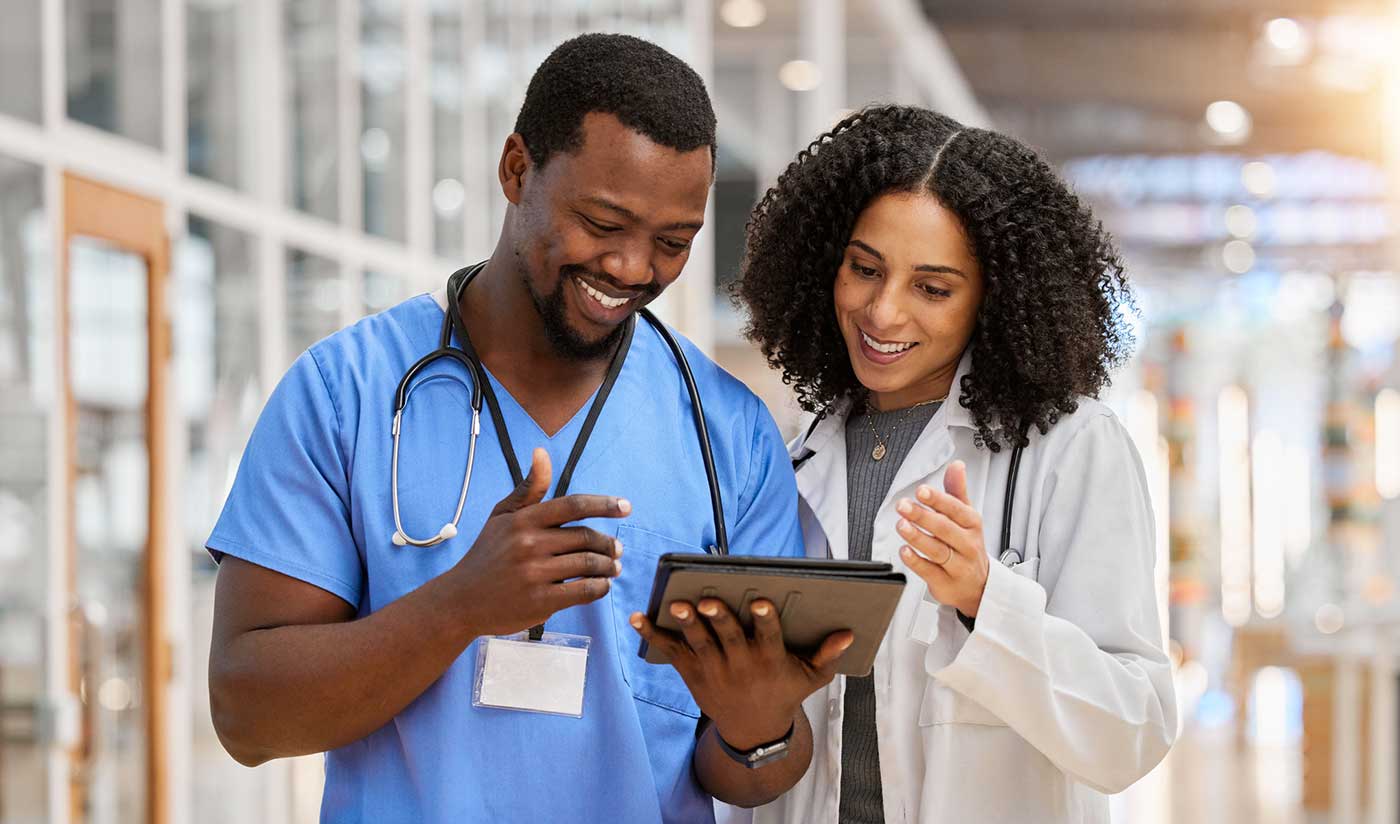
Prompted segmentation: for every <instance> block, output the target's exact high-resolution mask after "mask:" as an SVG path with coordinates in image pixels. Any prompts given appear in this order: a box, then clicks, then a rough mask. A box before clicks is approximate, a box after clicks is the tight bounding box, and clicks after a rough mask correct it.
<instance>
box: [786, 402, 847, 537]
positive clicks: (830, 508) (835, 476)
mask: <svg viewBox="0 0 1400 824" xmlns="http://www.w3.org/2000/svg"><path fill="white" fill-rule="evenodd" d="M849 410H850V404H849V403H847V404H842V405H841V406H839V407H838V408H837V409H836V410H835V411H833V412H832V413H831V414H829V415H827V416H826V417H825V418H823V419H822V421H821V423H819V424H817V427H816V429H814V430H812V434H811V435H809V436H808V437H806V438H805V439H798V440H797V441H796V442H794V444H793V449H792V455H793V456H794V457H795V456H798V455H801V454H803V453H804V452H806V451H809V450H810V451H811V452H812V457H810V458H808V459H807V461H806V462H805V463H803V464H802V466H801V467H800V468H799V469H798V470H797V492H798V494H799V495H801V496H802V500H803V501H805V502H806V503H807V506H808V507H809V508H811V510H812V513H813V514H814V515H816V517H817V522H818V523H819V524H821V528H822V532H824V533H825V534H826V541H827V547H828V551H829V552H830V553H831V556H832V557H833V558H845V557H846V515H847V513H846V415H847V413H848V412H849Z"/></svg>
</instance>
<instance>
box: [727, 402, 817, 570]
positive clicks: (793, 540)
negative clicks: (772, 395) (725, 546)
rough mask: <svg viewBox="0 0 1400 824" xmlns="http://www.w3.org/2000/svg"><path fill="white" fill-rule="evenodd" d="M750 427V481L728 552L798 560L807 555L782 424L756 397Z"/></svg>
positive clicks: (743, 497) (745, 490)
mask: <svg viewBox="0 0 1400 824" xmlns="http://www.w3.org/2000/svg"><path fill="white" fill-rule="evenodd" d="M752 402H753V407H754V415H753V420H754V423H753V427H752V429H751V433H752V435H751V444H750V453H749V454H750V456H751V457H750V460H749V471H748V480H747V481H746V482H745V484H744V490H743V493H742V494H741V495H740V496H739V512H738V518H737V520H736V522H735V527H734V534H733V535H731V536H729V548H730V551H731V552H732V553H734V554H735V555H774V556H780V557H789V558H800V557H802V556H803V555H805V554H806V550H805V548H804V546H803V543H802V527H801V525H800V523H799V522H798V519H797V479H796V477H795V476H794V475H793V472H792V460H791V458H789V457H788V452H787V447H785V446H784V445H783V438H782V435H781V434H780V433H779V432H778V425H777V424H776V423H774V422H773V416H772V415H770V414H768V410H767V408H765V407H764V406H763V403H762V402H761V401H759V400H758V399H757V398H753V399H752Z"/></svg>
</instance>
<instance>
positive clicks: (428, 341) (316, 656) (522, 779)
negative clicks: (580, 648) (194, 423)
mask: <svg viewBox="0 0 1400 824" xmlns="http://www.w3.org/2000/svg"><path fill="white" fill-rule="evenodd" d="M714 151H715V121H714V113H713V111H712V109H711V106H710V101H709V98H708V96H707V94H706V92H705V89H704V86H703V84H702V82H701V81H700V79H699V77H698V76H696V75H695V73H694V72H693V71H692V70H691V69H690V68H689V67H687V66H686V65H685V64H684V63H682V62H681V61H679V60H677V59H676V58H675V57H674V56H672V55H670V54H668V53H666V52H665V51H663V50H662V49H660V48H658V47H656V46H653V45H651V44H649V43H645V42H643V41H641V40H637V39H635V38H631V37H626V36H621V35H585V36H583V37H580V38H576V39H574V40H571V41H569V42H568V43H565V44H564V45H562V46H560V47H559V48H558V49H557V50H556V51H555V52H554V53H553V54H551V55H550V57H549V58H548V59H547V60H546V61H545V62H544V64H543V65H542V66H541V67H540V69H539V70H538V72H537V73H536V75H535V76H534V78H533V79H532V80H531V83H530V86H529V90H528V92H527V95H526V99H525V102H524V105H523V107H522V109H521V112H520V116H519V119H518V120H517V123H516V133H514V134H512V135H511V136H510V137H509V138H508V139H507V141H506V144H505V148H504V150H503V152H502V154H501V157H500V161H499V165H498V176H499V179H500V184H501V189H502V192H503V194H504V196H505V197H506V199H507V200H508V201H509V206H508V208H507V211H506V217H505V223H504V226H503V227H502V229H501V233H500V239H499V241H498V243H497V245H496V248H495V251H494V252H493V253H492V255H491V257H490V259H489V260H488V261H486V262H485V263H484V265H483V266H482V267H481V268H480V270H479V271H478V272H477V273H476V275H475V277H474V278H472V279H471V280H470V282H469V284H468V285H467V286H466V287H465V288H464V289H462V290H461V293H460V296H459V299H458V300H457V301H456V305H457V307H458V310H459V311H460V314H461V318H462V321H463V323H462V326H461V327H460V328H459V333H465V335H466V336H467V338H468V340H467V341H463V340H462V334H457V335H454V341H455V342H456V343H457V344H458V345H470V347H471V348H472V349H473V350H474V351H475V352H476V353H477V355H478V356H479V357H480V360H481V363H482V365H483V366H484V369H485V371H486V372H487V374H488V386H487V387H486V388H488V389H489V390H490V394H492V395H494V399H495V400H496V402H497V403H496V405H497V406H498V407H499V410H498V413H499V417H498V418H497V416H496V415H495V414H493V415H491V416H487V415H483V416H482V430H481V435H480V443H481V445H482V448H480V449H478V450H477V452H476V456H475V469H474V472H473V475H472V483H471V487H470V491H469V494H468V495H467V498H466V505H465V509H464V511H463V512H462V514H461V518H460V521H459V523H458V529H457V532H456V534H455V535H453V536H451V537H449V538H448V539H447V540H445V541H443V542H441V543H438V544H436V545H434V546H428V547H419V546H413V545H408V546H401V545H398V542H396V541H395V540H393V538H394V536H395V534H396V526H395V522H394V509H393V504H392V501H391V494H390V488H391V483H390V466H391V459H392V449H393V426H394V423H393V400H394V392H395V389H396V386H397V384H398V382H399V380H400V378H401V376H402V375H403V374H404V373H405V372H406V371H407V370H408V369H409V367H410V366H411V365H413V364H414V363H415V362H416V361H417V360H418V359H419V358H421V357H422V356H423V355H425V354H427V353H428V352H431V351H433V350H434V349H435V348H436V347H437V346H438V336H439V330H440V329H441V328H442V324H443V319H444V309H445V307H446V302H445V301H446V300H447V298H446V297H444V296H443V295H442V294H438V295H421V296H419V297H416V298H413V299H411V300H409V301H407V302H405V303H402V304H400V305H398V306H396V307H394V308H392V309H390V310H388V311H387V312H384V313H382V314H379V315H375V316H372V317H369V318H365V319H364V320H362V321H360V322H359V323H357V324H355V325H354V326H352V327H350V328H348V329H345V330H342V331H341V332H338V333H336V334H334V335H332V336H331V337H329V338H327V339H325V340H323V341H321V342H320V343H318V344H316V345H315V346H313V347H311V349H310V350H308V351H307V352H305V353H304V354H302V356H301V357H300V358H298V359H297V361H296V362H295V363H294V364H293V365H292V367H291V369H290V370H289V371H288V373H287V375H286V376H285V377H284V378H283V380H282V382H281V383H280V384H279V385H278V387H277V389H276V391H275V392H274V393H273V395H272V397H271V399H270V400H269V401H268V404H267V407H266V408H265V409H264V410H263V413H262V416H261V418H260V419H259V421H258V425H257V428H256V429H255V431H254V433H253V435H252V438H251V440H250V441H249V443H248V447H247V450H246V452H245V453H244V456H243V461H242V464H241V466H240V467H239V472H238V477H237V481H236V482H235V484H234V487H233V490H232V492H231V493H230V495H229V499H228V502H227V504H226V505H225V507H224V511H223V514H222V515H221V517H220V518H219V522H218V524H217V525H216V526H215V528H214V532H213V534H212V535H210V537H209V541H208V547H209V549H210V551H211V552H212V553H213V554H214V556H215V558H216V559H219V560H220V563H221V566H220V571H219V580H218V589H217V596H216V598H217V600H216V608H215V613H216V616H215V627H214V637H213V646H212V651H211V654H210V697H211V702H212V708H213V716H214V723H215V727H216V729H217V730H218V733H219V736H220V738H221V740H222V741H223V742H224V745H225V746H226V747H227V749H228V750H229V752H230V753H231V754H233V756H234V757H235V758H237V759H238V760H239V761H241V762H242V763H245V764H249V765H253V764H258V763H262V762H264V761H266V760H268V759H271V758H278V757H284V756H290V755H298V754H305V753H313V752H323V751H324V752H326V753H327V759H326V788H325V795H324V799H323V805H322V819H323V820H324V821H335V822H361V821H363V822H395V821H413V822H419V821H430V822H437V821H442V822H447V821H451V822H468V821H470V822H515V821H519V822H565V821H599V822H653V821H662V820H665V821H708V820H710V819H711V817H712V813H711V796H712V795H713V796H715V797H719V798H721V799H722V800H725V801H728V802H731V803H735V804H740V805H746V806H751V805H755V804H759V803H764V802H766V801H768V800H770V799H772V798H774V797H776V796H777V795H778V794H780V793H782V792H783V791H785V790H786V789H787V788H788V787H790V786H792V784H794V783H795V782H796V781H797V779H798V778H799V777H800V776H801V774H802V773H803V772H804V771H805V769H806V766H807V763H808V761H809V760H810V750H811V748H810V743H811V740H810V729H809V728H808V726H807V722H806V719H805V717H804V716H803V713H802V711H801V702H802V699H803V698H805V697H806V696H807V695H809V694H810V693H811V692H813V691H814V690H815V689H817V688H818V687H819V686H821V685H823V684H825V683H826V682H827V681H829V680H830V679H831V677H832V673H833V671H834V667H835V662H836V659H837V658H838V657H839V655H840V653H841V652H842V651H844V649H845V647H846V646H848V645H849V643H850V636H849V633H840V634H837V635H834V636H832V637H831V638H829V639H828V640H827V642H826V643H825V644H824V645H823V647H822V648H821V649H820V650H819V651H818V652H817V653H815V654H814V655H813V656H811V657H810V658H801V657H798V656H796V655H793V654H790V653H788V652H787V651H786V650H784V649H783V648H782V644H781V640H780V637H781V631H780V627H779V626H778V623H777V617H776V612H775V610H773V607H772V605H771V604H768V603H767V602H762V601H760V602H758V603H756V604H755V605H754V612H755V615H754V618H755V627H756V629H755V630H754V632H753V635H752V636H746V635H745V634H744V633H743V630H742V629H741V628H740V626H739V623H738V621H737V618H736V616H734V615H732V614H731V613H729V611H728V610H726V609H724V608H723V605H722V604H719V603H718V602H714V601H701V602H700V603H699V604H698V605H689V604H678V605H674V606H673V607H672V612H673V614H675V615H676V616H677V617H678V618H680V619H682V620H681V623H682V624H683V626H684V627H685V635H684V638H685V641H684V642H682V641H681V640H679V637H670V638H657V637H655V633H656V631H655V630H653V629H652V628H651V626H650V625H649V624H648V623H647V622H646V621H645V620H644V619H643V617H642V616H640V615H638V614H637V613H639V612H642V611H644V610H645V609H646V606H647V598H648V594H649V592H650V589H651V582H652V577H653V574H654V572H655V569H656V562H657V558H658V557H659V556H660V555H661V554H663V553H666V552H692V553H698V552H703V551H704V548H705V547H707V546H709V545H711V544H713V543H714V542H715V535H714V532H715V530H714V526H713V523H712V520H711V511H710V507H709V492H708V487H707V485H706V477H705V473H704V471H703V468H702V467H703V464H702V460H701V453H700V448H699V445H698V442H697V439H696V434H695V428H694V425H693V423H692V417H691V416H692V411H691V410H692V407H691V404H690V400H689V396H688V394H687V392H686V388H685V384H684V383H683V379H682V377H681V373H680V372H679V371H678V368H677V364H676V362H675V360H674V359H673V358H672V356H671V354H670V353H669V351H668V349H667V348H666V345H665V343H664V341H663V340H662V339H661V338H660V337H659V335H658V333H657V332H656V330H654V329H652V328H651V327H650V325H648V324H647V323H643V322H636V323H635V326H631V324H632V323H634V321H633V315H634V313H635V312H636V311H637V310H638V309H639V308H640V307H642V306H643V305H645V304H646V303H647V302H648V301H650V300H652V299H653V298H655V297H656V296H657V295H658V294H659V293H660V292H661V290H662V289H664V288H665V287H666V286H667V285H669V284H670V283H671V282H673V281H674V280H675V279H676V277H677V276H678V275H679V274H680V271H681V268H682V266H683V264H684V263H685V260H686V257H687V255H688V252H689V248H690V243H691V240H692V238H693V237H694V235H695V233H696V232H697V231H698V230H699V229H700V226H701V223H702V221H703V218H704V214H705V204H706V200H707V198H708V193H709V188H710V185H711V182H712V179H713V169H714ZM629 326H630V327H631V328H632V330H633V331H632V334H631V338H630V342H629V340H628V337H627V334H626V331H627V329H628V328H629ZM682 346H683V347H684V349H685V351H686V354H687V356H688V357H689V360H690V363H691V365H692V369H693V371H694V375H695V380H696V383H697V384H698V388H699V392H700V394H701V396H702V397H703V399H704V402H705V413H706V420H707V423H708V426H709V430H710V435H711V438H712V442H713V451H714V458H715V464H716V470H717V475H718V480H719V484H720V489H721V492H722V495H723V501H724V504H725V515H726V519H727V524H726V528H727V530H728V533H729V535H730V545H731V548H732V551H734V552H736V553H744V554H774V555H799V554H801V551H802V550H801V546H802V543H801V540H800V538H801V536H800V534H799V532H800V531H799V527H798V523H797V516H796V491H795V487H794V483H793V477H792V473H791V471H790V469H789V464H788V458H787V455H786V452H785V451H784V448H783V444H782V443H781V441H780V438H779V435H778V432H777V430H776V428H775V427H774V425H773V422H772V420H771V418H770V417H769V415H768V413H767V411H766V410H765V409H764V407H763V405H762V404H761V403H760V402H759V401H758V399H757V398H755V397H754V396H753V394H751V393H750V392H749V391H748V390H747V389H745V388H744V386H743V385H741V384H740V383H739V382H738V381H736V380H734V379H733V378H732V377H730V376H729V375H727V374H725V373H724V372H722V371H721V370H720V369H719V368H718V367H717V366H715V365H714V364H713V363H712V362H711V361H709V360H708V359H706V358H705V357H704V356H703V355H702V354H701V353H700V352H699V351H698V350H696V349H695V348H694V347H693V346H691V345H690V344H689V343H688V342H683V343H682ZM614 363H616V364H620V371H616V372H615V384H613V385H612V388H611V392H610V393H609V392H606V391H600V387H602V386H603V385H604V384H605V378H606V377H607V376H608V375H609V374H610V371H611V370H610V367H612V366H613V365H614ZM470 385H471V379H470V376H469V374H468V373H467V370H466V369H464V368H463V366H462V365H461V364H459V363H457V362H455V361H453V360H451V359H439V360H437V361H435V362H434V363H433V364H432V365H431V366H429V367H428V368H427V369H425V370H424V371H423V373H422V374H420V375H419V376H417V378H416V379H415V380H414V381H413V387H414V388H413V391H412V397H411V402H410V403H409V404H408V405H407V407H406V408H405V410H404V412H403V420H402V426H401V429H400V430H399V432H400V436H401V446H400V450H401V451H400V454H399V473H398V475H399V477H398V495H399V510H400V514H401V517H402V522H403V529H404V532H405V533H406V534H407V535H410V536H420V537H421V536H425V535H433V534H435V533H436V531H437V530H438V529H439V528H440V527H441V526H442V524H443V523H444V522H445V521H447V520H448V519H450V518H451V516H452V513H453V510H454V508H455V507H456V505H457V498H458V495H459V493H460V490H461V485H462V476H463V471H464V467H465V465H466V455H467V444H468V440H469V434H470V421H471V415H470V407H469V404H470V400H471V393H470V390H469V389H468V388H467V387H468V386H470ZM600 395H602V396H603V402H602V406H601V408H600V411H599V413H598V416H597V419H596V422H595V424H594V425H593V426H592V427H591V433H589V434H588V435H587V437H586V439H585V440H582V441H581V444H582V451H581V453H580V454H579V457H578V459H577V462H576V464H575V465H574V466H573V475H572V481H571V483H570V485H569V489H570V490H573V493H572V494H567V495H565V496H563V497H551V496H552V493H553V491H554V486H553V483H554V480H556V479H557V476H558V474H559V470H560V469H561V468H563V467H565V466H566V465H567V464H568V463H569V462H570V461H569V458H570V455H571V453H573V452H574V447H575V445H576V443H578V442H580V441H579V435H580V432H581V431H583V430H585V429H588V427H587V426H586V419H587V418H588V417H589V412H590V410H591V409H593V407H594V405H595V401H597V400H598V398H599V396H600ZM498 444H508V445H509V446H503V447H498ZM508 453H509V454H508ZM512 462H514V463H515V464H517V468H516V471H519V468H520V467H524V468H526V469H527V470H528V474H525V473H522V474H525V477H524V478H523V479H522V480H520V481H519V482H518V483H516V482H515V481H513V475H512V466H511V464H512ZM697 607H698V610H696V608H697ZM541 623H543V624H545V629H546V631H547V632H549V633H561V634H570V635H576V636H586V637H587V638H588V639H590V644H591V646H590V649H589V654H588V659H587V665H586V681H585V682H584V683H585V688H584V690H583V696H582V716H581V717H566V716H562V715H546V714H540V713H535V712H522V711H517V710H511V709H501V708H494V707H485V706H476V705H474V702H473V677H474V672H475V670H474V667H475V664H476V661H477V657H478V655H479V654H480V651H481V649H482V647H483V644H485V643H493V644H495V643H500V642H498V641H494V640H492V639H493V637H494V636H500V635H506V634H511V633H518V632H520V631H522V630H525V629H527V628H530V627H532V626H535V625H537V624H541ZM639 633H642V634H645V635H647V636H648V637H649V638H652V639H653V640H654V641H655V642H657V643H662V644H664V645H666V646H667V648H668V649H670V650H671V651H672V652H673V653H674V655H675V658H674V659H673V660H675V661H676V666H675V667H674V668H673V667H672V666H657V665H651V664H647V663H646V662H645V661H643V660H642V659H640V658H639V657H638V656H637V646H638V634H639ZM493 649H496V647H493ZM530 649H537V648H536V647H531V648H530ZM492 655H493V656H494V655H495V653H494V652H493V653H492ZM682 673H683V674H684V677H683V676H682ZM702 715H703V717H704V718H705V719H707V720H706V721H704V722H701V721H700V720H699V719H701V717H702ZM698 723H699V725H700V726H699V728H698V730H697V724H698ZM783 743H786V745H787V751H788V753H789V754H788V756H787V757H785V758H782V759H781V760H773V761H764V760H763V759H762V758H758V759H757V761H758V766H753V764H752V762H753V761H754V760H755V759H754V758H753V757H751V756H752V754H754V753H758V754H762V753H764V752H767V750H766V749H764V747H765V745H774V744H783Z"/></svg>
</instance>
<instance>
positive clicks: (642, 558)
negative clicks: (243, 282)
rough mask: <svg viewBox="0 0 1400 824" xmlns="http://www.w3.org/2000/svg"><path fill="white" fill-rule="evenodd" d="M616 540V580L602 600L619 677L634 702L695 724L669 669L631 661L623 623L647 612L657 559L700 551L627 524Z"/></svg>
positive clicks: (630, 640) (632, 636) (631, 636)
mask: <svg viewBox="0 0 1400 824" xmlns="http://www.w3.org/2000/svg"><path fill="white" fill-rule="evenodd" d="M617 538H618V540H620V541H622V574H621V575H619V576H618V577H617V578H616V579H615V580H614V581H613V584H612V589H611V591H610V592H609V593H608V598H609V599H610V600H611V601H612V611H613V628H614V631H615V632H616V633H617V654H618V657H619V658H621V659H622V662H621V663H622V677H623V678H624V679H625V680H626V681H627V686H629V687H631V689H632V695H633V697H635V698H636V699H637V700H639V701H645V702H647V703H648V704H654V705H656V706H658V707H665V708H666V709H668V710H673V711H675V712H678V713H681V714H683V715H688V716H690V717H692V718H699V717H700V708H699V707H697V706H696V705H695V699H694V698H692V697H691V695H690V690H689V689H688V688H687V687H686V685H685V681H683V680H681V676H680V674H679V673H677V672H676V670H675V668H674V667H672V666H671V665H669V664H648V663H647V662H646V661H645V660H644V659H643V658H641V657H640V656H638V655H637V648H638V646H639V645H640V643H641V640H640V636H638V635H637V632H636V630H634V629H632V625H631V624H630V623H628V618H629V617H630V616H631V615H632V613H634V612H642V613H645V612H646V611H647V604H648V602H649V601H650V600H651V584H652V580H653V579H654V578H655V577H656V564H657V561H658V560H660V558H661V556H662V555H665V554H666V553H668V552H687V553H692V554H699V553H701V552H703V550H701V549H700V547H698V546H691V545H689V544H685V543H682V542H680V541H677V540H674V539H672V538H667V537H666V536H664V535H658V534H656V533H655V532H648V531H647V530H644V529H640V528H638V527H634V526H631V525H628V524H622V525H620V526H618V529H617Z"/></svg>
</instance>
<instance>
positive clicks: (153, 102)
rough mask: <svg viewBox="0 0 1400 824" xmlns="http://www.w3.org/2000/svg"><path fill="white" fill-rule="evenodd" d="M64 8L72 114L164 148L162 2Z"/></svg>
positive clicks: (93, 2) (83, 3)
mask: <svg viewBox="0 0 1400 824" xmlns="http://www.w3.org/2000/svg"><path fill="white" fill-rule="evenodd" d="M6 5H7V6H8V5H9V4H6ZM64 8H65V11H66V13H65V15H64V18H63V19H64V26H65V28H66V32H65V35H66V41H65V48H64V51H65V54H66V57H65V60H66V67H67V74H68V116H69V117H71V118H73V119H74V120H77V121H80V122H83V123H86V124H88V125H89V126H96V127H97V128H99V129H104V130H106V131H109V132H115V133H116V134H119V135H122V136H123V137H129V138H131V139H133V140H138V141H140V142H142V143H145V144H147V145H148V146H155V147H157V148H159V147H160V145H161V101H160V89H161V69H160V59H161V58H160V51H161V49H160V31H161V20H160V0H66V3H65V7H64Z"/></svg>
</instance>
